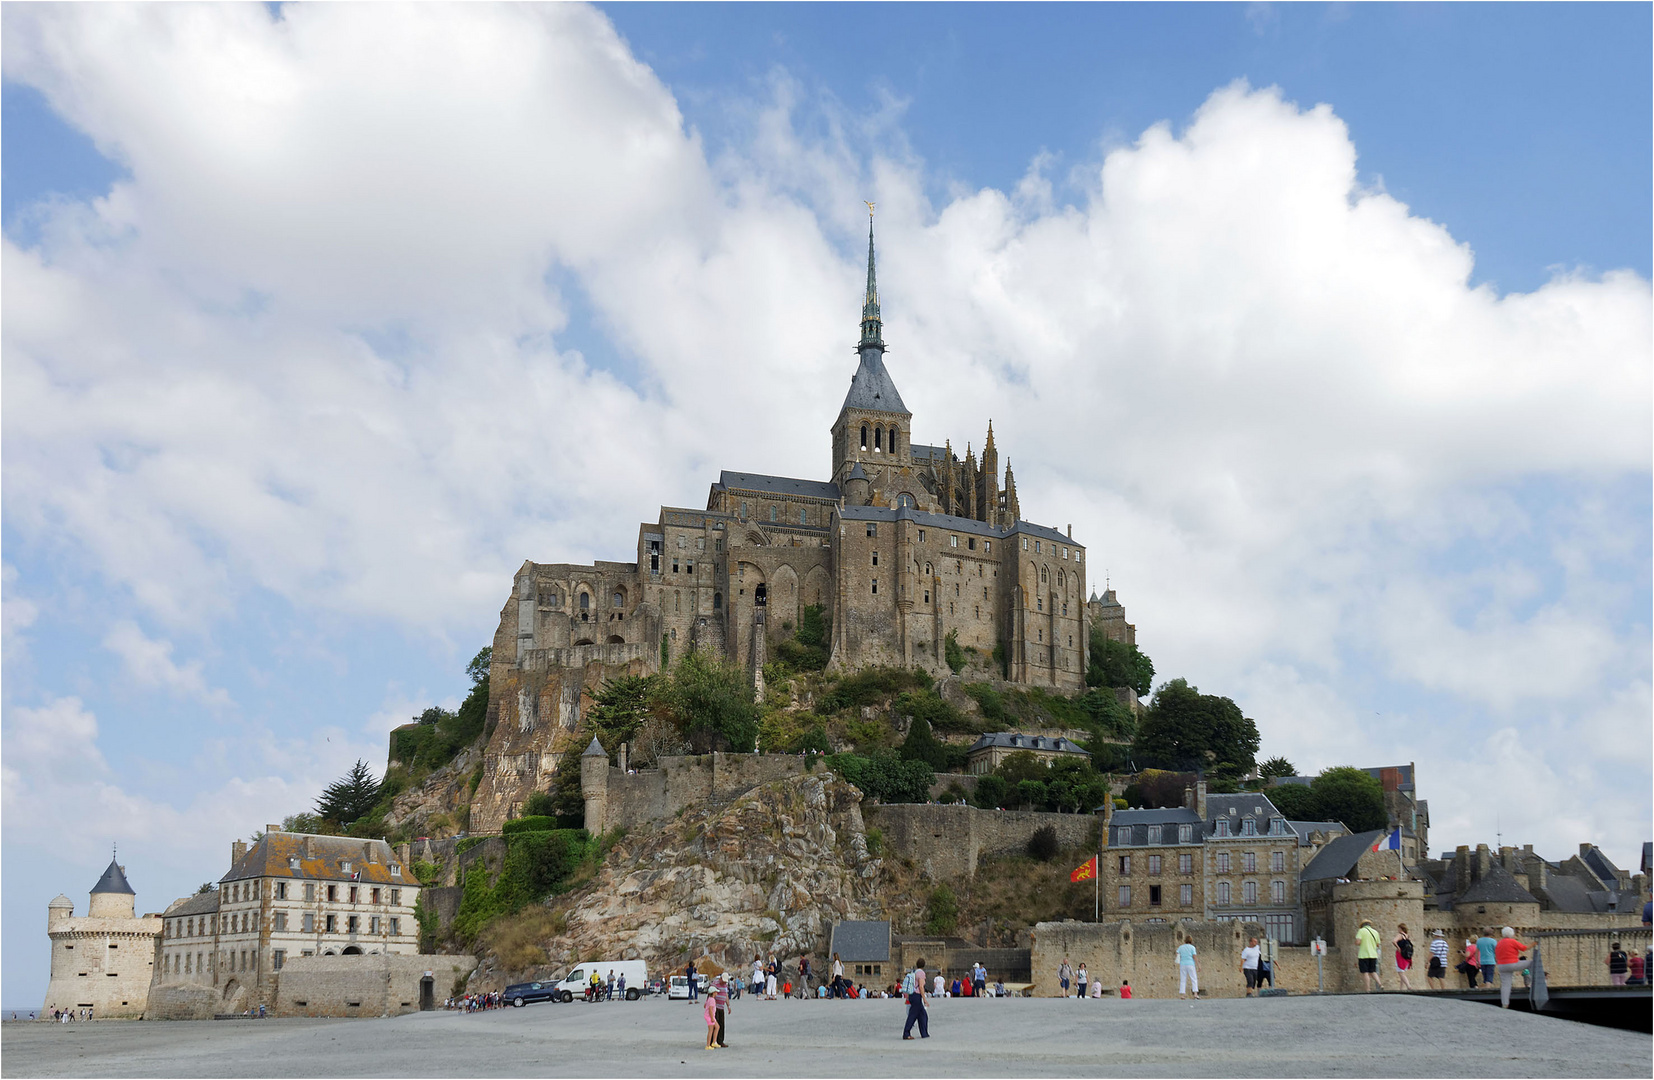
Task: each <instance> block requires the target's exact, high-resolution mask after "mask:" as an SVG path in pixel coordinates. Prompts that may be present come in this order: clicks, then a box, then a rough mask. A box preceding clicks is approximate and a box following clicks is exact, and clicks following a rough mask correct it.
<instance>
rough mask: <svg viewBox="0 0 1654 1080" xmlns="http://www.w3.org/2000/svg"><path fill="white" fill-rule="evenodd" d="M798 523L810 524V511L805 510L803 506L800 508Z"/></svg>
mask: <svg viewBox="0 0 1654 1080" xmlns="http://www.w3.org/2000/svg"><path fill="white" fill-rule="evenodd" d="M798 523H799V524H800V525H808V524H809V523H810V512H809V511H808V510H805V509H804V508H803V507H802V506H801V507H799V508H798Z"/></svg>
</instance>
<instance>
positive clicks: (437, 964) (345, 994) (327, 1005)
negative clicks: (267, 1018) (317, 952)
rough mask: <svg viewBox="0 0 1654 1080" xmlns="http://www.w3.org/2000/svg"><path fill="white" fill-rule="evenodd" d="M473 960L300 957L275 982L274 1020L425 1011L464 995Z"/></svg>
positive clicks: (392, 1014) (470, 958) (454, 958)
mask: <svg viewBox="0 0 1654 1080" xmlns="http://www.w3.org/2000/svg"><path fill="white" fill-rule="evenodd" d="M476 966H477V958H476V957H474V956H418V955H414V956H398V955H393V954H390V953H379V954H377V955H373V956H300V957H295V958H294V959H293V960H291V961H289V962H288V964H287V965H286V966H285V967H283V968H282V970H281V973H280V975H278V976H277V979H276V988H275V1014H276V1015H277V1016H346V1017H353V1016H396V1015H398V1014H401V1013H410V1012H420V1011H426V1012H429V1011H430V1010H432V1009H437V1008H440V1007H441V1006H442V1003H443V1002H444V1001H445V1000H447V999H448V998H450V997H453V996H455V995H457V994H459V993H462V992H463V990H462V987H463V986H464V984H465V980H466V979H467V978H468V977H469V976H470V974H471V971H472V970H473V969H474V968H475V967H476Z"/></svg>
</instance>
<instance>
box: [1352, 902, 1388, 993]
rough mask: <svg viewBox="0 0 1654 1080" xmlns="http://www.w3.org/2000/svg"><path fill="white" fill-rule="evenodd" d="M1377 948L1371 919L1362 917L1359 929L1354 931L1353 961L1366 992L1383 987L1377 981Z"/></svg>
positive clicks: (1376, 938)
mask: <svg viewBox="0 0 1654 1080" xmlns="http://www.w3.org/2000/svg"><path fill="white" fill-rule="evenodd" d="M1378 949H1379V939H1378V931H1377V930H1375V929H1373V923H1372V920H1371V919H1362V920H1361V929H1359V930H1357V931H1356V932H1355V963H1356V967H1357V968H1358V969H1360V971H1361V979H1362V981H1363V982H1365V983H1366V984H1367V990H1368V992H1371V991H1373V990H1382V989H1384V987H1383V986H1382V985H1381V984H1380V983H1379V981H1378Z"/></svg>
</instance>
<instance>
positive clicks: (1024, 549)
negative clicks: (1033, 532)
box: [1022, 536, 1028, 551]
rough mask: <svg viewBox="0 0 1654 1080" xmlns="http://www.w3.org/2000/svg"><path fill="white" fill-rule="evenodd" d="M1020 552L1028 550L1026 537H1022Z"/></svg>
mask: <svg viewBox="0 0 1654 1080" xmlns="http://www.w3.org/2000/svg"><path fill="white" fill-rule="evenodd" d="M1022 550H1023V551H1027V550H1028V538H1027V537H1026V536H1024V537H1023V538H1022Z"/></svg>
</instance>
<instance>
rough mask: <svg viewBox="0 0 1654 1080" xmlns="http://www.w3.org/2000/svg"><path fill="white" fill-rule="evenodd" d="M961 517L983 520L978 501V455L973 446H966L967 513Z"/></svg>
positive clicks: (968, 444)
mask: <svg viewBox="0 0 1654 1080" xmlns="http://www.w3.org/2000/svg"><path fill="white" fill-rule="evenodd" d="M959 516H960V517H968V518H975V519H977V520H979V521H980V520H981V518H982V508H981V507H980V506H978V505H977V501H976V454H975V453H973V452H972V450H971V444H970V443H968V442H967V443H966V444H965V512H964V513H963V514H961V515H959Z"/></svg>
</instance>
